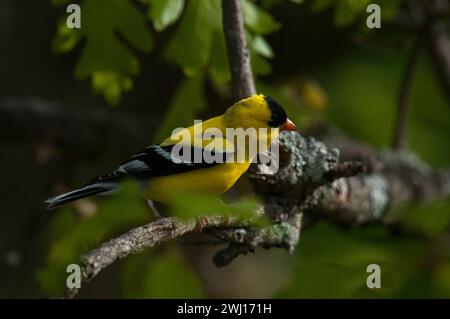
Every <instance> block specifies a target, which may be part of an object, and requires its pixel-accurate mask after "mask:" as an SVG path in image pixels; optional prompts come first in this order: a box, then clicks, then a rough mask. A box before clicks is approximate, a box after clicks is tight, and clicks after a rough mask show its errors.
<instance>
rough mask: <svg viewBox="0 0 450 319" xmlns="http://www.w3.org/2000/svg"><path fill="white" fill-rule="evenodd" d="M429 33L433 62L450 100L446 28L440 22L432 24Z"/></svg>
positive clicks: (448, 49)
mask: <svg viewBox="0 0 450 319" xmlns="http://www.w3.org/2000/svg"><path fill="white" fill-rule="evenodd" d="M427 31H428V39H429V48H430V52H431V57H432V62H433V65H434V67H435V70H436V73H437V75H438V78H439V79H440V83H441V87H442V90H443V92H444V93H445V94H446V95H447V98H448V100H450V40H449V38H448V34H447V32H446V30H445V26H444V25H443V24H442V23H441V22H439V21H435V22H432V23H430V25H429V27H428V30H427Z"/></svg>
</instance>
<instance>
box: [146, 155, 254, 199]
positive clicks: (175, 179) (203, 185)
mask: <svg viewBox="0 0 450 319" xmlns="http://www.w3.org/2000/svg"><path fill="white" fill-rule="evenodd" d="M249 166H250V162H246V163H224V164H218V165H217V166H214V167H211V168H204V169H199V170H196V171H191V172H186V173H181V174H175V175H169V176H163V177H156V178H152V179H151V180H150V181H149V186H148V188H147V192H146V193H147V196H148V198H150V199H152V200H156V201H158V202H162V203H168V202H170V199H171V196H172V195H173V194H174V193H176V192H177V191H192V192H201V193H209V194H214V195H220V194H222V193H224V192H225V191H227V190H228V189H229V188H230V187H231V186H233V184H234V183H235V182H236V181H237V180H238V179H239V177H240V176H241V175H242V174H243V173H245V171H246V170H247V169H248V167H249Z"/></svg>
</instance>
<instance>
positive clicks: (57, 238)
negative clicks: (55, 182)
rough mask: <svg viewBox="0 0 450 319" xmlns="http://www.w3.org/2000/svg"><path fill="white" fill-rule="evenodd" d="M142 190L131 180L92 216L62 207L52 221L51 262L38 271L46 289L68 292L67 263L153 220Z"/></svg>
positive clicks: (51, 292)
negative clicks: (113, 236) (116, 234)
mask: <svg viewBox="0 0 450 319" xmlns="http://www.w3.org/2000/svg"><path fill="white" fill-rule="evenodd" d="M139 194H140V190H139V186H138V185H137V184H135V183H134V182H133V183H132V182H128V183H124V184H123V186H122V191H121V192H120V194H118V195H117V196H115V197H112V198H109V199H105V200H103V201H101V203H100V204H99V205H98V209H97V211H96V212H95V214H92V215H91V216H80V215H77V214H75V212H74V211H73V210H72V209H70V208H64V209H61V210H60V211H58V214H57V215H55V217H54V218H53V220H52V222H51V225H50V231H51V233H50V236H51V240H52V241H51V247H50V250H49V255H48V258H47V266H46V267H45V268H44V269H41V270H40V271H39V272H38V280H39V282H40V284H41V287H42V288H43V290H44V291H45V292H46V293H48V294H50V295H51V296H61V295H62V294H63V293H64V291H65V283H66V278H67V275H68V274H67V273H66V267H67V266H68V265H69V264H77V263H79V258H80V256H81V255H82V254H83V253H86V252H88V251H89V250H90V249H93V248H96V247H97V246H98V245H99V244H100V243H102V242H103V241H105V240H106V239H108V237H110V236H112V235H113V234H115V233H117V232H120V231H125V230H128V229H129V228H130V227H132V226H133V225H141V224H144V223H146V222H149V221H150V217H151V213H150V212H149V209H148V208H147V207H146V206H145V202H144V201H142V199H140V196H139Z"/></svg>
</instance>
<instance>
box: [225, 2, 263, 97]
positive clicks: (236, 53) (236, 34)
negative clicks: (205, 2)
mask: <svg viewBox="0 0 450 319" xmlns="http://www.w3.org/2000/svg"><path fill="white" fill-rule="evenodd" d="M222 22H223V31H224V34H225V41H226V44H227V50H228V60H229V61H230V68H231V92H232V95H233V99H234V100H236V101H237V100H241V99H244V98H246V97H249V96H250V95H252V94H255V92H256V89H255V83H254V79H253V74H252V69H251V66H250V54H249V51H248V47H247V41H246V40H245V30H244V19H243V17H242V10H241V2H240V0H222Z"/></svg>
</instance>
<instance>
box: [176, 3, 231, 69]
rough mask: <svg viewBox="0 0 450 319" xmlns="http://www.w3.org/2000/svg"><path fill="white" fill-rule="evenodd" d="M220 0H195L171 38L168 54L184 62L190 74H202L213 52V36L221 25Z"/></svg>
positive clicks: (184, 67) (182, 64)
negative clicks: (201, 71)
mask: <svg viewBox="0 0 450 319" xmlns="http://www.w3.org/2000/svg"><path fill="white" fill-rule="evenodd" d="M221 12H222V11H221V7H220V1H219V0H209V1H203V0H191V1H189V2H188V3H187V5H186V10H185V12H184V14H183V17H182V19H181V22H180V25H179V26H178V29H177V31H176V33H175V35H174V36H173V38H172V39H171V41H170V43H169V46H168V49H167V57H168V58H169V59H171V60H173V61H175V62H176V63H177V64H178V65H180V66H181V67H182V69H183V71H184V73H185V74H186V75H187V76H193V75H195V74H198V72H199V71H200V69H201V68H203V67H204V66H206V64H207V63H208V62H209V59H210V55H211V47H212V42H213V36H214V35H215V34H216V31H217V30H220V28H221V21H222V20H221Z"/></svg>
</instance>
